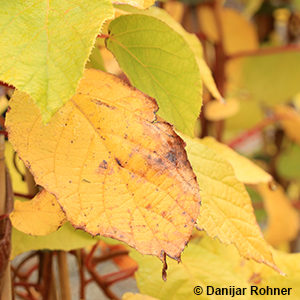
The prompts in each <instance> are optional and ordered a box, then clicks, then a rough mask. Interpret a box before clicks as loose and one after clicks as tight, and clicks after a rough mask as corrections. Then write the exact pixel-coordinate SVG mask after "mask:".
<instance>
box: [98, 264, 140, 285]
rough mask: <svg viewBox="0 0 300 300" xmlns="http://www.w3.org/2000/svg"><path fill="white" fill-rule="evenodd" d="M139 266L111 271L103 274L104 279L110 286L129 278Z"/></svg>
mask: <svg viewBox="0 0 300 300" xmlns="http://www.w3.org/2000/svg"><path fill="white" fill-rule="evenodd" d="M137 269H138V267H133V268H129V269H126V270H121V271H118V272H114V273H110V274H107V275H104V276H102V281H104V282H105V285H106V286H110V285H112V284H114V283H116V282H118V281H120V280H124V279H127V278H129V277H131V276H132V275H133V274H134V273H135V272H136V271H137Z"/></svg>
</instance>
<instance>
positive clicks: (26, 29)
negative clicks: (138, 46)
mask: <svg viewBox="0 0 300 300" xmlns="http://www.w3.org/2000/svg"><path fill="white" fill-rule="evenodd" d="M113 14H114V12H113V6H112V3H111V1H110V0H101V1H84V0H77V1H71V0H67V1H60V0H54V1H51V2H50V1H40V0H30V1H22V0H16V1H4V2H3V3H2V4H1V11H0V31H1V37H0V41H1V42H0V57H1V64H0V80H2V81H5V82H7V83H9V84H12V85H14V86H15V87H17V88H18V89H20V90H22V91H24V92H26V93H28V94H29V95H30V96H31V97H32V99H33V100H34V102H35V103H37V104H38V106H39V108H40V110H41V112H42V115H43V119H44V120H46V121H48V120H49V119H50V117H51V116H52V115H53V113H54V112H55V111H57V110H58V109H59V108H60V107H61V106H62V105H63V104H64V103H66V102H67V101H68V100H69V99H70V97H71V96H72V95H73V94H74V93H75V90H76V86H77V84H78V81H79V79H80V78H81V77H82V74H83V69H84V65H85V63H86V61H87V59H88V56H89V54H90V52H91V49H92V47H93V44H94V42H95V38H96V36H97V34H98V33H99V32H100V29H101V27H102V24H103V23H104V21H105V20H107V19H109V18H112V17H113Z"/></svg>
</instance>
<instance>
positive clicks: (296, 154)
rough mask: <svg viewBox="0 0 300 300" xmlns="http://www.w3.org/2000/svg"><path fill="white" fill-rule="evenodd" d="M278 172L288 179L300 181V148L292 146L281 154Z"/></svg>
mask: <svg viewBox="0 0 300 300" xmlns="http://www.w3.org/2000/svg"><path fill="white" fill-rule="evenodd" d="M277 170H278V173H279V174H280V175H281V176H283V177H285V178H286V179H290V180H292V179H298V180H299V179H300V146H298V145H297V144H292V146H291V147H289V148H288V149H287V150H286V151H284V152H282V153H281V154H280V156H279V159H278V162H277Z"/></svg>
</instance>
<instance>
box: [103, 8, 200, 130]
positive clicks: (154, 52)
mask: <svg viewBox="0 0 300 300" xmlns="http://www.w3.org/2000/svg"><path fill="white" fill-rule="evenodd" d="M156 11H157V10H156ZM134 12H135V13H134V14H131V15H123V16H121V17H119V18H117V19H115V20H114V21H112V22H111V23H110V26H109V34H110V37H109V38H108V39H107V40H106V43H107V48H108V49H109V50H110V51H111V52H112V53H113V54H114V55H115V57H116V59H117V61H118V62H119V64H120V67H121V68H122V69H123V71H124V72H125V73H126V75H127V76H128V77H129V79H130V81H131V83H132V84H133V85H134V86H135V87H137V88H138V89H140V90H142V91H143V92H145V93H146V94H148V95H150V96H151V97H153V98H155V99H156V100H157V102H158V105H159V107H160V110H159V112H158V113H159V115H160V116H161V117H162V118H164V119H165V120H167V121H168V122H170V123H171V124H173V125H175V127H176V128H177V129H179V130H181V131H182V132H184V133H186V134H188V135H193V134H194V126H195V122H196V119H197V117H198V116H199V113H200V109H201V105H202V84H201V76H200V70H199V66H198V63H197V60H196V57H195V54H194V52H193V50H192V49H191V47H190V45H189V43H188V42H187V40H186V39H185V38H184V36H183V34H182V32H184V30H183V29H182V28H181V27H180V25H179V24H177V26H170V25H169V24H168V23H167V22H166V20H162V18H160V16H159V14H158V13H157V15H155V14H154V13H153V12H155V11H154V10H153V9H150V10H149V11H146V12H145V13H144V14H143V13H142V11H138V10H134ZM136 12H139V13H136ZM147 14H153V15H155V16H152V15H147ZM179 28H181V29H179ZM179 31H180V33H179ZM186 34H187V33H186Z"/></svg>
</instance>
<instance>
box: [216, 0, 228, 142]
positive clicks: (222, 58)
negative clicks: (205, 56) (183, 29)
mask: <svg viewBox="0 0 300 300" xmlns="http://www.w3.org/2000/svg"><path fill="white" fill-rule="evenodd" d="M222 2H223V1H222V0H215V2H214V17H215V21H216V27H217V31H218V36H219V41H218V43H216V47H215V49H216V65H215V80H216V85H217V88H218V90H219V92H220V94H221V95H222V96H224V94H225V83H226V76H225V63H226V55H225V49H224V34H223V24H222ZM215 128H216V139H217V140H218V141H222V137H223V132H224V129H225V122H224V120H221V121H217V122H216V123H215Z"/></svg>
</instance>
